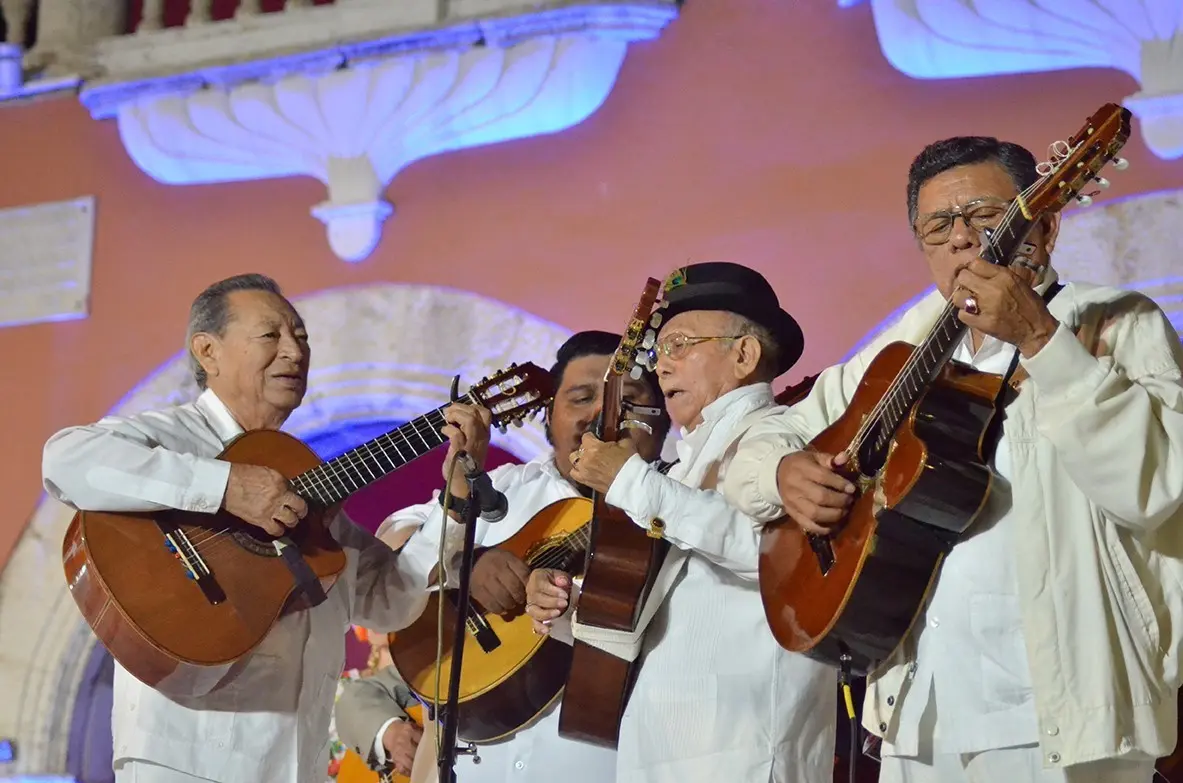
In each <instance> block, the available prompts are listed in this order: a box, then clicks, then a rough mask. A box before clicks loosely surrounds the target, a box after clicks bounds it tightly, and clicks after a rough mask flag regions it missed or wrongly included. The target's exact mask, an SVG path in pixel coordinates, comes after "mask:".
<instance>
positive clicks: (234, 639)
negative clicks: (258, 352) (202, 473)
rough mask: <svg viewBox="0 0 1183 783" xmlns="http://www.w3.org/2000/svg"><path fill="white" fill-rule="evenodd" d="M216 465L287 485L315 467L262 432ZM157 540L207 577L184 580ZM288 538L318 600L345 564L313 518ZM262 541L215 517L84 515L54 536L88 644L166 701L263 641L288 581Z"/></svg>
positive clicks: (250, 529)
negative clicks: (277, 476) (259, 472)
mask: <svg viewBox="0 0 1183 783" xmlns="http://www.w3.org/2000/svg"><path fill="white" fill-rule="evenodd" d="M219 459H223V460H226V461H227V462H241V463H248V464H252V465H264V466H267V467H270V468H273V469H275V470H277V471H279V472H280V473H282V474H283V475H284V476H288V477H293V476H296V475H299V474H301V473H304V472H305V471H307V470H309V469H311V468H313V467H315V466H316V465H318V464H320V459H319V458H318V457H317V456H316V454H315V453H314V452H313V451H312V450H311V449H309V448H308V447H307V446H305V445H304V444H303V443H301V442H300V441H299V440H297V439H296V438H294V437H292V436H291V435H287V434H286V433H283V432H278V431H272V430H257V431H253V432H247V433H244V434H243V435H241V436H239V437H238V438H237V439H236V440H234V441H233V442H232V443H231V444H230V445H229V446H227V447H226V449H225V451H223V452H222V454H221V455H220V457H219ZM220 531H225V532H220ZM166 532H168V533H169V534H170V535H171V536H172V537H173V541H174V542H181V541H184V542H188V545H187V546H186V545H182V546H181V547H179V548H181V549H184V550H185V552H184V554H185V555H186V556H190V555H191V553H192V554H195V555H196V556H197V557H199V558H201V560H202V561H204V562H205V563H206V564H207V565H208V566H209V568H210V570H211V571H212V575H211V576H210V577H208V578H207V579H203V580H200V581H198V580H194V579H191V578H190V576H189V571H188V569H187V568H186V567H185V565H184V563H183V561H182V558H181V557H180V556H178V554H176V553H174V551H172V550H170V548H169V546H170V543H169V541H168V540H166V538H165V533H166ZM290 538H291V540H292V541H293V542H294V543H295V544H296V545H297V546H298V547H299V549H300V552H301V554H302V555H303V556H304V559H305V561H306V562H307V563H308V565H309V566H310V567H311V568H312V571H313V573H314V574H315V575H316V576H317V577H318V578H319V579H320V582H321V585H322V586H323V587H324V589H325V590H328V589H329V588H330V587H331V586H332V584H333V583H334V581H336V578H337V576H338V575H339V574H340V573H341V571H342V570H343V569H344V568H345V553H344V552H342V551H341V547H340V546H339V545H338V544H337V542H336V541H334V540H333V538H332V536H331V535H329V532H328V530H327V529H326V528H325V525H324V519H323V515H322V514H321V513H318V512H316V511H310V512H309V514H308V516H307V517H306V518H305V519H304V520H302V521H301V523H300V525H299V526H297V527H296V528H295V529H294V530H292V531H291V535H290ZM270 540H271V537H270V536H268V535H267V533H265V532H264V531H263V530H261V529H259V528H256V527H254V526H253V525H248V524H246V523H244V522H242V521H240V520H239V519H237V518H236V517H234V516H231V515H230V514H228V513H226V512H219V513H218V514H199V513H189V512H183V511H165V512H159V513H153V514H110V513H99V512H89V511H84V512H79V513H78V514H76V515H75V516H74V519H73V521H72V522H71V523H70V526H69V528H68V529H67V531H66V536H65V540H64V541H63V543H62V558H63V564H64V568H65V573H66V581H67V583H68V584H69V587H70V594H71V595H72V596H73V597H74V600H75V602H77V604H78V608H79V610H81V612H82V614H83V616H84V617H85V618H86V620H87V622H88V623H90V626H91V628H93V629H94V632H95V634H96V635H97V636H98V637H99V640H100V641H101V642H102V643H103V644H104V645H105V646H106V647H107V649H108V650H109V651H110V652H111V654H112V656H113V657H114V658H115V659H116V660H117V661H119V663H120V665H122V666H123V667H124V668H125V669H127V670H128V672H130V673H131V674H132V675H133V676H134V677H136V679H138V680H140V681H141V682H143V683H145V684H147V685H150V686H153V687H159V688H161V689H162V690H167V689H168V685H169V684H170V683H173V682H176V683H178V684H179V685H178V687H182V688H184V687H186V686H184V685H180V683H187V682H193V681H199V680H201V679H202V678H203V677H204V676H208V673H209V667H214V666H219V665H223V664H229V663H231V662H233V661H235V660H237V659H238V658H240V657H242V656H243V655H246V654H247V653H249V652H250V651H251V650H253V649H254V648H255V647H256V646H257V645H258V644H259V643H260V642H261V641H263V638H264V637H265V636H266V635H267V633H268V632H269V631H270V630H271V626H272V625H273V624H274V623H275V621H276V620H277V619H278V618H279V616H280V613H281V612H282V611H283V610H284V607H285V605H286V604H287V603H288V601H289V598H290V597H291V595H292V593H293V591H294V589H295V580H294V578H293V576H292V573H291V571H290V570H289V569H288V567H287V565H286V564H285V563H284V561H283V559H282V558H281V557H279V556H278V555H277V553H276V550H275V548H274V547H273V546H272V545H271V544H270Z"/></svg>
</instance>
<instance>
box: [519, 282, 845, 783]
mask: <svg viewBox="0 0 1183 783" xmlns="http://www.w3.org/2000/svg"><path fill="white" fill-rule="evenodd" d="M664 298H665V301H666V302H667V307H666V309H664V310H663V311H662V321H661V324H660V332H659V333H658V335H657V341H656V344H655V346H654V353H655V359H656V370H657V378H658V382H659V383H660V384H661V390H662V393H663V395H664V396H665V400H666V409H667V410H668V411H669V414H670V418H671V420H672V421H673V423H674V424H677V425H678V426H679V427H680V428H681V434H682V439H681V441H679V443H678V444H677V446H678V457H679V461H678V463H677V464H676V465H675V466H674V467H673V468H672V469H670V471H669V472H668V474H665V475H663V474H662V473H660V472H658V471H657V470H656V469H654V467H653V466H651V465H650V464H649V463H648V462H646V461H645V460H644V459H643V458H642V457H640V456H638V455H637V454H636V453H635V450H634V449H633V448H632V447H631V445H630V444H629V443H627V442H621V443H603V442H601V441H599V440H597V439H596V438H595V437H594V436H592V435H590V434H585V435H584V436H583V442H582V444H581V446H580V448H579V449H577V450H576V451H575V453H574V454H572V455H571V462H572V463H573V465H574V467H573V468H572V471H571V476H572V478H573V479H574V480H576V481H578V482H580V483H581V484H584V485H586V486H590V487H592V488H593V489H596V490H598V491H601V492H605V493H606V495H605V499H606V500H607V502H608V503H610V504H611V505H613V506H616V507H618V508H620V509H622V510H624V511H625V512H627V513H628V515H629V516H630V517H631V518H632V519H633V520H634V521H635V522H636V523H637V524H638V525H639V526H641V527H645V528H646V529H650V530H651V531H652V532H654V533H655V534H657V533H658V532H659V531H660V533H661V534H662V535H664V537H665V539H666V540H667V541H669V543H670V544H671V548H670V552H669V555H667V557H666V561H665V563H664V564H663V567H662V570H661V573H660V574H659V575H658V578H657V582H656V585H655V587H654V589H653V592H652V594H651V596H650V598H649V601H648V602H647V604H646V607H645V612H644V613H643V615H642V623H644V622H646V621H648V625H647V626H646V629H645V634H644V638H643V641H638V642H637V649H635V650H634V651H632V654H634V655H635V654H640V655H642V656H643V659H644V660H643V664H642V666H641V667H640V671H639V675H638V677H637V680H636V684H635V686H634V688H633V691H632V695H631V696H630V699H629V704H628V707H627V709H626V711H625V714H624V719H623V721H622V723H621V727H620V744H619V747H618V753H617V765H616V780H617V783H698V782H699V781H702V783H707V782H708V781H710V782H711V783H714V781H721V780H725V781H735V783H822V781H829V780H831V779H832V776H833V752H834V720H833V716H834V712H835V706H836V705H835V702H834V694H835V690H836V689H835V687H834V686H835V674H834V672H833V670H832V669H829V668H827V667H826V666H824V665H822V664H819V663H816V662H814V661H811V660H809V659H807V658H805V657H803V656H798V655H794V654H792V653H788V652H785V651H784V650H782V649H781V648H780V647H779V646H778V645H777V644H776V641H775V640H774V639H773V637H772V635H771V633H770V631H769V630H768V625H767V623H766V622H765V620H764V612H763V607H762V604H761V600H760V592H759V588H758V585H757V581H756V580H757V575H758V558H759V545H760V538H759V533H758V530H757V525H756V523H755V522H754V521H753V520H752V519H750V518H749V517H747V516H745V515H744V514H743V513H741V512H740V511H738V510H736V509H735V508H733V507H732V506H730V505H728V503H727V502H726V500H725V499H724V498H723V496H722V495H721V494H720V493H719V492H717V491H716V490H715V486H716V483H717V482H718V481H719V480H720V478H721V475H722V474H723V473H724V472H725V471H726V468H727V462H728V459H729V449H730V446H731V444H732V443H733V442H734V441H735V440H736V439H737V438H738V437H739V436H740V435H741V434H742V432H743V430H744V428H745V427H746V422H748V421H751V420H753V418H755V417H757V416H759V415H760V414H761V413H762V412H764V411H766V410H768V409H770V408H772V407H773V405H774V401H773V394H772V387H771V385H770V382H771V381H772V380H773V379H774V378H776V377H777V376H778V375H780V374H782V373H783V372H785V371H786V370H788V369H789V368H790V367H792V366H793V364H794V363H795V362H796V361H797V359H798V358H799V357H800V355H801V351H802V349H803V340H802V335H801V330H800V328H799V327H798V325H797V323H796V321H794V320H793V318H792V316H790V315H789V314H788V313H786V312H785V311H784V310H783V309H781V307H780V304H779V302H778V301H777V297H776V294H775V293H774V292H773V290H772V288H771V287H770V286H769V284H768V282H767V281H766V280H765V279H764V278H763V276H761V275H760V274H759V273H757V272H755V271H753V270H751V269H748V268H746V267H743V266H740V265H738V264H731V263H721V262H716V263H704V264H696V265H693V266H690V267H686V268H684V269H679V270H677V271H675V272H674V273H673V274H672V275H670V276H669V278H667V281H666V291H665V297H664ZM654 520H661V521H662V522H663V523H664V524H663V525H661V526H653V525H652V522H653V521H654ZM570 589H571V579H570V577H569V576H568V575H567V574H563V573H560V572H556V571H553V570H538V571H535V572H534V573H533V574H531V577H530V582H529V585H528V588H527V601H528V603H527V611H528V612H529V613H530V615H531V616H532V617H533V618H534V619H535V629H536V630H537V631H539V632H540V633H546V632H547V630H548V628H549V624H550V623H552V622H554V621H555V620H556V619H557V618H559V617H560V616H562V615H563V614H564V613H565V612H566V611H567V609H568V608H569V604H572V603H574V604H575V605H576V607H577V604H578V596H576V598H575V599H574V601H572V600H571V599H570V598H569V595H570ZM574 621H575V633H576V636H577V637H579V636H580V633H579V625H578V611H576V612H575V618H574ZM599 632H600V634H601V635H602V629H599ZM589 643H594V642H589ZM605 649H608V648H605ZM618 649H620V650H621V652H617V650H618ZM609 651H610V652H614V654H618V655H621V656H622V657H627V655H628V653H627V652H625V651H623V649H622V648H617V647H614V648H612V649H609Z"/></svg>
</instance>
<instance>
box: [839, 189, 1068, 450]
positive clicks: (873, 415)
mask: <svg viewBox="0 0 1183 783" xmlns="http://www.w3.org/2000/svg"><path fill="white" fill-rule="evenodd" d="M1048 176H1050V175H1044V176H1043V177H1040V178H1039V179H1038V180H1036V181H1035V182H1033V183H1032V184H1031V185H1030V186H1029V187H1027V188H1026V189H1024V190H1023V191H1022V193H1021V194H1020V196H1019V198H1016V199H1015V200H1014V201H1012V202H1011V203H1010V204H1009V205H1008V206H1007V209H1006V212H1005V213H1003V216H1002V220H1001V221H1000V222H999V225H1000V226H1002V225H1006V224H1009V223H1010V221H1012V220H1014V218H1015V216H1016V215H1017V214H1018V213H1019V201H1020V199H1024V198H1027V197H1028V196H1030V194H1031V193H1032V192H1034V191H1035V189H1036V188H1037V187H1038V186H1039V185H1041V184H1042V183H1043V182H1044V181H1045V180H1046V179H1047V177H1048ZM956 309H957V307H956V305H954V304H953V302H952V300H951V299H950V300H949V301H948V302H946V304H945V307H944V309H943V310H942V311H941V314H940V315H939V316H938V318H937V323H938V324H941V323H944V322H945V320H946V319H947V318H949V317H950V315H951V313H952V311H954V310H956ZM936 332H937V330H936V328H935V327H934V328H933V330H932V331H930V332H929V333H928V335H927V336H926V337H925V338H924V341H923V342H921V344H920V345H918V346H917V347H916V348H915V349H913V351H912V353H911V354H910V355H909V356H908V360H907V361H906V362H904V366H903V367H902V368H901V369H900V371H899V372H898V373H897V374H896V376H895V378H893V379H892V382H891V384H889V385H888V387H887V390H886V391H885V392H884V393H883V395H882V396H881V397H880V398H879V400H878V401H877V402H876V403H875V406H874V407H873V408H872V409H871V412H870V413H869V414H868V415H867V416H866V417H865V418H864V419H863V420H862V422H860V424H859V428H858V430H857V431H856V432H855V435H854V437H853V438H852V439H851V443H850V445H849V446H847V447H846V449H845V450H844V451H845V453H846V455H847V457H848V458H849V459H854V457H855V456H856V454H857V452H859V451H861V450H862V447H863V446H864V445H865V439H866V437H867V435H868V433H870V431H871V429H872V428H873V427H874V426H875V425H876V424H877V423H878V419H879V418H880V417H881V416H882V415H883V413H884V412H885V409H886V408H887V406H888V404H889V402H888V401H889V400H890V399H891V398H893V397H894V396H895V395H896V394H897V393H898V391H899V389H900V387H902V386H903V384H904V383H905V382H906V378H907V377H908V376H909V375H910V374H911V372H912V371H913V370H915V368H916V366H917V365H918V364H919V363H920V356H921V352H922V351H923V350H925V349H926V348H927V347H928V346H929V345H930V344H931V342H932V341H933V340H934V339H935V335H936Z"/></svg>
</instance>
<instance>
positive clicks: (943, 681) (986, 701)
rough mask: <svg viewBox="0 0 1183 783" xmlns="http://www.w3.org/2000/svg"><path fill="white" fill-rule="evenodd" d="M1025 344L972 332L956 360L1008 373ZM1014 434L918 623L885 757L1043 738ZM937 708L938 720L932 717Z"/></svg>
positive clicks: (1003, 444)
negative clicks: (912, 665) (1023, 599)
mask: <svg viewBox="0 0 1183 783" xmlns="http://www.w3.org/2000/svg"><path fill="white" fill-rule="evenodd" d="M1014 354H1015V347H1014V346H1013V345H1009V344H1007V343H1004V342H1002V341H1001V340H996V339H994V338H993V337H986V338H985V340H983V342H982V345H981V348H979V349H978V351H977V352H976V353H975V352H974V351H973V340H972V338H971V336H970V335H969V334H966V335H965V338H964V339H963V340H962V341H961V342H960V343H959V344H958V346H957V349H956V351H955V352H954V354H953V358H954V359H955V360H956V361H959V362H963V363H965V364H967V365H970V366H972V367H973V368H974V369H976V370H980V371H981V372H988V373H993V374H995V375H1002V374H1003V373H1005V372H1006V370H1007V367H1009V366H1010V362H1011V359H1012V357H1013V356H1014ZM1010 449H1011V444H1010V438H1008V437H1007V435H1006V432H1005V431H1004V432H1003V433H1002V436H1001V437H1000V438H999V439H998V445H997V448H996V449H995V450H994V456H993V458H992V460H991V467H992V468H993V469H994V480H993V481H992V482H991V485H990V494H989V496H988V497H987V499H986V505H985V507H984V508H983V509H982V511H981V513H980V514H979V515H978V517H977V519H975V520H974V524H973V527H972V528H971V529H970V530H969V533H968V534H967V535H966V536H965V537H963V538H962V539H961V540H960V541H958V542H957V544H956V546H954V547H953V549H952V550H951V551H950V552H949V554H948V555H947V556H946V558H945V562H944V564H943V566H942V568H941V578H940V579H939V580H937V583H936V585H935V586H934V587H933V590H932V594H931V595H930V597H929V600H928V605H927V606H926V607H925V609H924V613H923V614H922V615H921V616H920V618H919V619H918V620H917V621H916V622H917V625H916V670H915V674H914V676H913V680H914V681H913V683H912V687H911V688H910V689H909V690H908V693H907V695H906V696H902V697H901V698H900V703H899V716H900V717H899V728H898V729H897V731H896V734H895V741H894V742H885V743H883V748H882V752H883V754H884V755H900V756H914V755H916V754H917V753H919V752H920V747H921V746H925V747H932V748H933V750H934V752H936V753H950V754H957V753H978V752H981V751H985V750H992V749H996V748H1010V747H1017V746H1020V745H1034V744H1035V743H1037V742H1039V725H1038V721H1037V720H1036V717H1035V703H1034V702H1035V692H1034V690H1033V689H1032V687H1031V667H1030V666H1028V665H1027V653H1026V651H1025V650H1024V648H1023V631H1022V625H1023V612H1022V609H1021V608H1020V604H1019V578H1018V574H1016V573H1015V566H1016V564H1015V561H1014V558H1012V557H1011V556H1010V553H1011V552H1012V551H1014V548H1015V536H1016V530H1015V527H1016V525H1017V524H1018V522H1017V521H1016V515H1015V514H1014V508H1013V504H1012V498H1011V489H1010V485H1011V481H1012V480H1013V479H1014V468H1013V464H1012V460H1011V455H1010ZM930 709H931V710H933V711H934V714H935V716H936V721H935V724H934V722H933V721H926V720H924V715H925V712H926V710H930Z"/></svg>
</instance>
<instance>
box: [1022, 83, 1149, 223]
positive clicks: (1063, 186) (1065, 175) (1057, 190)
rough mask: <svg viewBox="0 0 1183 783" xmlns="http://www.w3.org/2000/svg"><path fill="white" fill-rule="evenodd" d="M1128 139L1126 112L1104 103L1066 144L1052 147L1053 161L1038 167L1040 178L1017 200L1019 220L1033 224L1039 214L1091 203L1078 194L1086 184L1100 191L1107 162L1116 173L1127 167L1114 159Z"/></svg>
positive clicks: (1090, 197) (1128, 120) (1091, 195)
mask: <svg viewBox="0 0 1183 783" xmlns="http://www.w3.org/2000/svg"><path fill="white" fill-rule="evenodd" d="M1129 137H1130V111H1129V109H1127V108H1125V107H1123V106H1119V105H1117V104H1116V103H1107V104H1105V105H1104V106H1102V107H1101V108H1100V109H1098V110H1097V112H1096V113H1095V114H1093V116H1091V117H1089V119H1088V122H1086V123H1085V124H1084V127H1083V128H1081V129H1080V130H1079V131H1077V133H1076V135H1074V136H1072V137H1071V138H1070V139H1068V141H1066V142H1057V143H1056V144H1055V145H1053V148H1052V149H1053V157H1054V158H1055V160H1053V161H1051V162H1049V163H1045V164H1041V168H1040V174H1042V175H1043V176H1042V177H1040V179H1039V180H1037V181H1036V182H1035V184H1033V185H1032V186H1031V187H1030V188H1028V189H1027V190H1026V191H1024V193H1023V194H1022V195H1020V196H1019V207H1020V209H1022V211H1023V216H1024V217H1026V218H1027V219H1028V220H1034V219H1035V218H1037V217H1038V216H1040V215H1042V214H1045V213H1047V214H1051V213H1054V212H1059V211H1060V210H1061V209H1063V208H1064V207H1065V206H1066V205H1067V204H1068V202H1069V201H1071V200H1073V199H1076V201H1077V202H1079V203H1080V204H1081V205H1082V206H1088V205H1089V204H1091V203H1092V200H1093V199H1092V197H1093V196H1094V195H1096V192H1094V193H1091V194H1083V195H1082V194H1081V190H1083V189H1084V188H1085V187H1086V186H1087V185H1088V184H1089V183H1091V182H1095V183H1096V184H1097V187H1099V188H1100V189H1102V190H1104V189H1105V188H1107V187H1109V182H1108V180H1106V179H1105V178H1104V177H1100V176H1098V174H1099V173H1100V171H1101V169H1103V168H1104V167H1105V166H1106V165H1107V164H1108V163H1109V162H1110V161H1112V162H1113V167H1114V168H1115V169H1117V170H1118V171H1121V170H1123V169H1125V168H1126V167H1127V166H1128V165H1129V164H1128V163H1127V162H1126V161H1125V160H1123V159H1122V158H1118V157H1117V153H1118V151H1119V150H1120V149H1121V148H1122V147H1123V146H1124V145H1125V143H1126V140H1127V139H1129Z"/></svg>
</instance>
